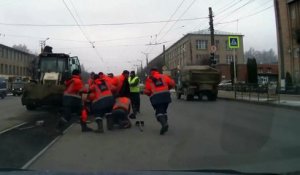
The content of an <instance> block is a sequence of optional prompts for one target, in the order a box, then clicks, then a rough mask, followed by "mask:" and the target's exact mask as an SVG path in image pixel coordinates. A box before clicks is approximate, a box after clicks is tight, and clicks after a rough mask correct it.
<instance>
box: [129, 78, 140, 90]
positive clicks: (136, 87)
mask: <svg viewBox="0 0 300 175" xmlns="http://www.w3.org/2000/svg"><path fill="white" fill-rule="evenodd" d="M138 78H139V77H134V78H132V79H131V77H129V78H128V82H129V85H130V84H133V83H134V82H135V81H136V79H138ZM130 92H140V86H139V83H138V84H137V85H136V86H130Z"/></svg>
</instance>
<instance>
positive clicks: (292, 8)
mask: <svg viewBox="0 0 300 175" xmlns="http://www.w3.org/2000/svg"><path fill="white" fill-rule="evenodd" d="M290 11H291V18H292V19H293V20H294V19H296V10H295V7H291V8H290Z"/></svg>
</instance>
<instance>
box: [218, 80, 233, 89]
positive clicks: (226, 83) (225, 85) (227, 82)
mask: <svg viewBox="0 0 300 175" xmlns="http://www.w3.org/2000/svg"><path fill="white" fill-rule="evenodd" d="M218 88H219V90H226V91H228V90H232V82H231V80H223V81H221V82H220V83H219V85H218Z"/></svg>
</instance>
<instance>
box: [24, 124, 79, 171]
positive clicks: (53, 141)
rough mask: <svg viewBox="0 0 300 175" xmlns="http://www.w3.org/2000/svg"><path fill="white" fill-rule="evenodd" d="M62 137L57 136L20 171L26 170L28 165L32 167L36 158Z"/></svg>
mask: <svg viewBox="0 0 300 175" xmlns="http://www.w3.org/2000/svg"><path fill="white" fill-rule="evenodd" d="M72 126H73V124H71V125H70V126H69V127H68V128H67V129H65V130H64V131H63V134H65V133H66V132H67V131H68V130H69V129H70V128H71V127H72ZM62 136H63V135H59V136H57V137H56V138H55V139H54V140H52V141H51V142H50V143H49V144H48V145H47V146H46V147H45V148H43V149H42V150H41V151H40V152H39V153H38V154H37V155H35V156H34V157H33V158H32V159H30V160H29V161H28V162H27V163H26V164H25V165H23V166H22V168H21V169H27V168H28V167H29V166H30V165H32V164H33V163H34V162H35V161H36V160H37V159H38V158H40V157H41V156H42V155H43V154H44V153H45V152H46V151H47V150H48V149H49V148H50V147H51V146H52V145H54V143H55V142H57V141H58V139H60V138H61V137H62Z"/></svg>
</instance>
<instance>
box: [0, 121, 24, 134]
mask: <svg viewBox="0 0 300 175" xmlns="http://www.w3.org/2000/svg"><path fill="white" fill-rule="evenodd" d="M26 123H27V122H23V123H21V124H18V125H15V126H12V127H10V128H7V129H5V130H3V131H0V134H3V133H5V132H7V131H10V130H12V129H15V128H17V127H20V126H22V125H25V124H26Z"/></svg>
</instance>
